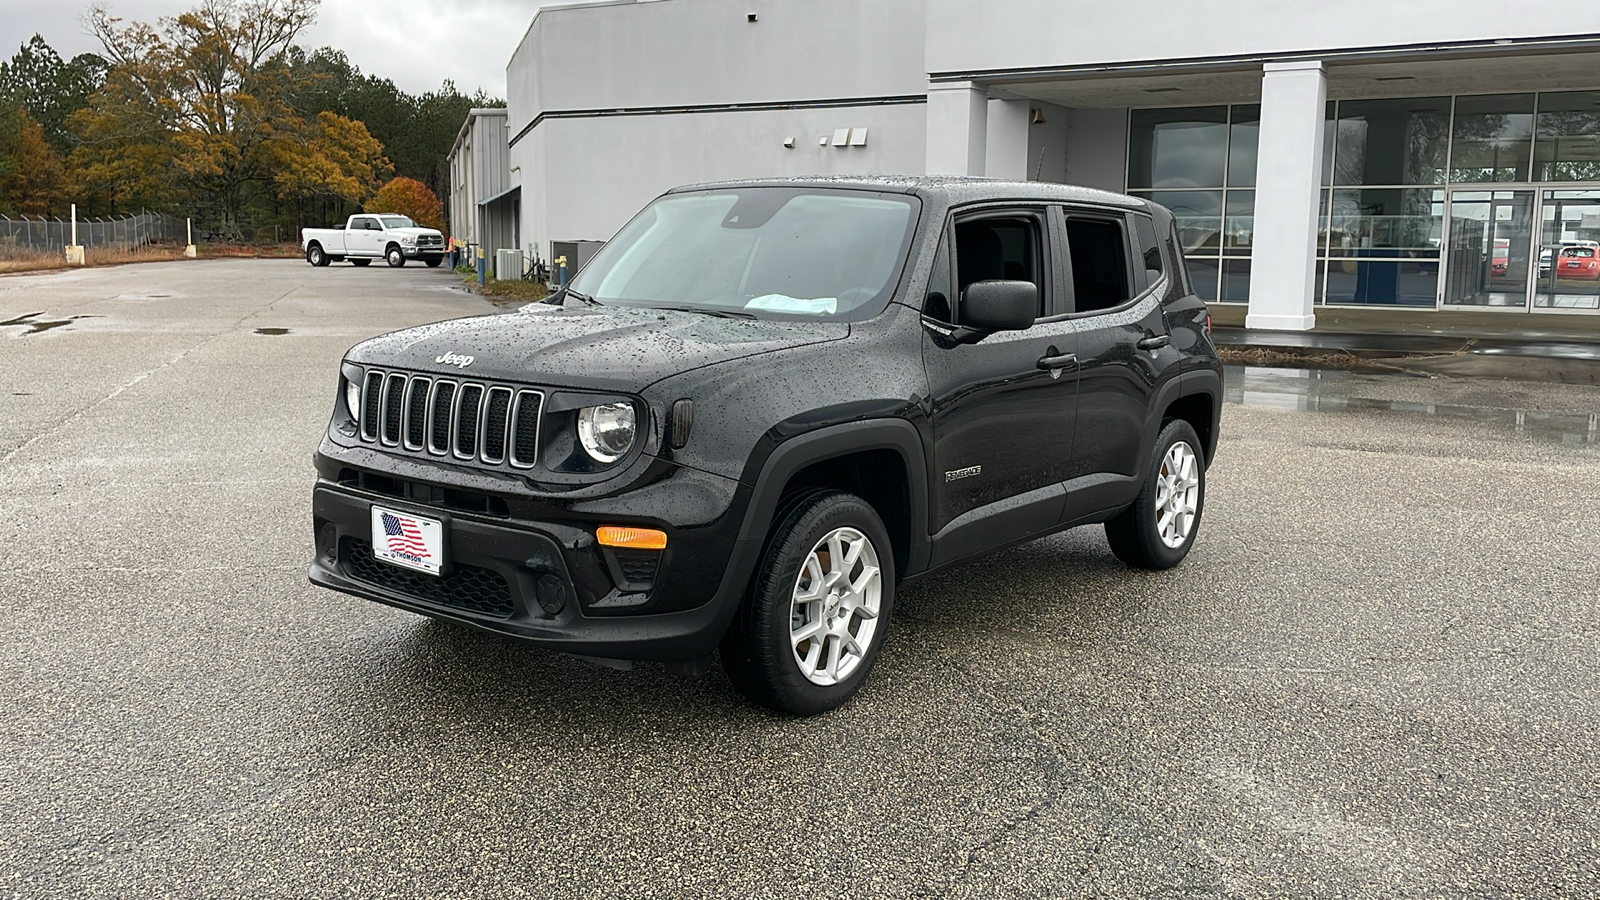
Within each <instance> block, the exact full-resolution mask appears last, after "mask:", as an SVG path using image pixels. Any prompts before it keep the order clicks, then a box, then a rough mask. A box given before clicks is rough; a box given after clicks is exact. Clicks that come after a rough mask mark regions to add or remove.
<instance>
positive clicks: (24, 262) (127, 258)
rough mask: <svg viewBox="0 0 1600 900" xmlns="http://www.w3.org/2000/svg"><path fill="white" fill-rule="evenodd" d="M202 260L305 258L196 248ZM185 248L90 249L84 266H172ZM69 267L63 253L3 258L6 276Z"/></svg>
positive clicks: (232, 247)
mask: <svg viewBox="0 0 1600 900" xmlns="http://www.w3.org/2000/svg"><path fill="white" fill-rule="evenodd" d="M197 252H198V254H199V258H201V259H208V258H210V259H224V258H226V259H299V258H301V257H302V256H303V255H304V254H302V253H301V252H300V246H299V245H298V244H201V245H199V247H198V248H197ZM184 258H185V257H184V255H183V245H182V244H149V245H147V246H144V247H139V248H137V249H134V250H101V249H97V248H94V247H90V248H88V249H86V250H84V253H83V261H84V265H85V266H120V265H125V264H127V263H142V262H172V261H174V260H180V259H184ZM75 268H78V267H77V266H69V265H67V257H66V254H65V253H63V252H61V251H60V250H51V251H40V252H34V251H20V252H17V253H10V254H7V255H6V256H5V257H4V258H0V273H3V272H48V271H51V270H54V269H75Z"/></svg>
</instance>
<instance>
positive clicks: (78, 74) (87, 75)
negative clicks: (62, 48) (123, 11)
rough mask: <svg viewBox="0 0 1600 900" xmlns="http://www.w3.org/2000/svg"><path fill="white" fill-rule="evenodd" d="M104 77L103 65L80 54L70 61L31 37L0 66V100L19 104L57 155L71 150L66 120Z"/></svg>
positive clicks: (104, 69)
mask: <svg viewBox="0 0 1600 900" xmlns="http://www.w3.org/2000/svg"><path fill="white" fill-rule="evenodd" d="M105 77H106V62H105V60H104V59H102V58H100V57H99V56H97V55H95V54H93V53H80V54H78V55H77V56H75V57H73V58H72V60H71V61H70V62H68V61H64V60H62V58H61V55H60V54H59V53H57V52H56V51H55V49H54V48H52V47H51V46H50V45H49V44H47V43H45V40H44V38H43V37H41V36H39V35H37V34H35V35H34V36H33V37H32V38H30V39H29V40H28V43H26V44H24V45H22V47H21V48H20V49H18V50H17V52H16V54H15V55H14V56H12V57H11V59H10V60H9V61H7V62H3V63H0V97H4V98H7V99H9V100H10V101H12V102H15V103H17V104H19V105H20V106H21V107H22V108H23V109H24V110H26V111H27V114H28V115H29V117H31V118H32V119H33V120H34V121H35V122H38V123H39V126H40V128H41V129H42V130H43V132H44V136H45V139H46V140H47V141H49V142H50V146H51V147H53V148H55V150H56V152H58V153H65V152H67V151H68V150H69V149H71V146H72V141H71V135H70V133H69V131H68V128H67V119H68V118H69V117H70V116H71V115H72V114H73V113H75V112H77V111H78V110H80V109H82V108H83V107H85V106H87V105H88V103H89V96H90V95H91V94H93V93H94V92H95V91H96V90H98V89H99V87H100V85H101V84H102V83H104V81H105Z"/></svg>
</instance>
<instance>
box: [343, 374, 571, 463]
mask: <svg viewBox="0 0 1600 900" xmlns="http://www.w3.org/2000/svg"><path fill="white" fill-rule="evenodd" d="M543 403H544V394H543V393H542V392H540V391H536V390H531V389H529V388H523V387H515V386H511V385H504V384H485V383H483V382H477V381H462V380H460V379H455V378H443V377H438V376H433V375H414V374H411V373H408V372H384V371H379V370H375V369H368V370H367V372H366V375H365V377H364V378H363V379H362V382H361V440H362V441H363V442H364V443H369V444H378V445H380V446H382V447H386V448H390V449H394V450H403V451H405V452H408V453H415V454H418V455H429V456H444V457H450V458H453V459H457V460H463V461H475V462H481V463H484V464H486V465H491V466H502V465H504V466H510V467H512V468H517V469H531V468H533V466H534V463H535V462H536V461H537V460H538V457H539V411H540V408H541V407H542V406H543Z"/></svg>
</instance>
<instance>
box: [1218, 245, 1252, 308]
mask: <svg viewBox="0 0 1600 900" xmlns="http://www.w3.org/2000/svg"><path fill="white" fill-rule="evenodd" d="M1221 299H1222V302H1224V303H1249V302H1250V258H1249V257H1248V256H1247V257H1245V258H1243V259H1225V260H1223V261H1222V297H1221Z"/></svg>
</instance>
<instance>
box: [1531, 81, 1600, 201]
mask: <svg viewBox="0 0 1600 900" xmlns="http://www.w3.org/2000/svg"><path fill="white" fill-rule="evenodd" d="M1533 178H1534V180H1535V181H1600V91H1565V92H1562V93H1552V94H1540V95H1539V124H1538V130H1537V134H1536V136H1535V140H1534V146H1533Z"/></svg>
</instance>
